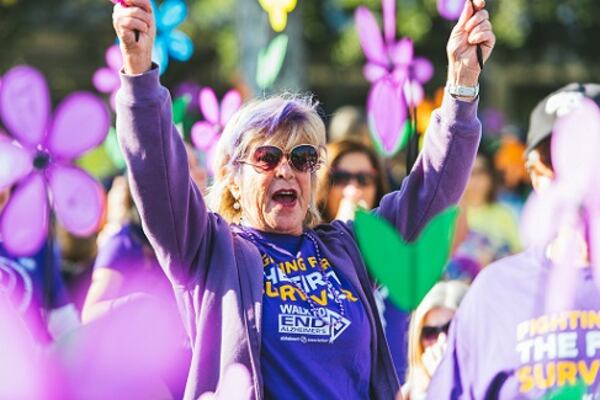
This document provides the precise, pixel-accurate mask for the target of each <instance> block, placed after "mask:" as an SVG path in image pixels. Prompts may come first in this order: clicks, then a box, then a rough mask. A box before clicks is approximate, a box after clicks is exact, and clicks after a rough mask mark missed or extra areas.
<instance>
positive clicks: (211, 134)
mask: <svg viewBox="0 0 600 400" xmlns="http://www.w3.org/2000/svg"><path fill="white" fill-rule="evenodd" d="M198 99H199V103H200V111H201V112H202V115H203V116H204V118H205V120H204V121H199V122H196V123H195V124H194V126H193V127H192V143H193V144H194V146H195V147H196V148H198V149H200V150H202V151H204V152H205V153H206V156H207V157H206V158H207V161H206V167H207V169H208V171H209V172H210V173H212V172H211V166H212V158H213V153H214V149H215V145H216V144H217V141H218V140H219V137H221V132H223V128H225V124H227V121H229V119H230V118H231V116H232V115H233V114H234V113H235V112H236V111H237V110H238V109H239V108H240V106H241V105H242V96H241V95H240V93H239V92H238V91H237V90H235V89H232V90H230V91H228V92H227V93H225V96H223V100H222V101H221V105H220V106H219V101H218V100H217V95H216V94H215V92H214V90H212V89H211V88H209V87H205V88H203V89H202V90H201V91H200V95H199V96H198Z"/></svg>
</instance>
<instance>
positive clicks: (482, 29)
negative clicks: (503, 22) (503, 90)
mask: <svg viewBox="0 0 600 400" xmlns="http://www.w3.org/2000/svg"><path fill="white" fill-rule="evenodd" d="M473 3H474V5H475V9H473V5H472V3H471V0H466V1H465V6H464V8H463V11H462V14H461V16H460V19H459V20H458V22H457V23H456V26H455V27H454V29H453V30H452V33H451V34H450V38H449V39H448V45H447V47H446V51H447V53H448V81H449V82H450V83H452V84H455V85H461V86H475V85H477V82H478V80H479V74H480V73H481V68H480V67H479V62H478V60H477V45H479V46H481V51H482V55H483V62H484V63H485V62H486V61H487V59H488V58H490V55H491V54H492V50H493V48H494V45H495V44H496V36H495V35H494V32H493V31H492V24H491V22H490V15H489V13H488V12H487V10H485V9H484V7H485V0H473Z"/></svg>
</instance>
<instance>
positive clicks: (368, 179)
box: [331, 170, 375, 187]
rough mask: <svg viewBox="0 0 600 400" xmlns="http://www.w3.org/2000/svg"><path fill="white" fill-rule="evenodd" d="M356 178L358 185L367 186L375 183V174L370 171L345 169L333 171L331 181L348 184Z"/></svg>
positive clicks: (335, 183) (337, 183)
mask: <svg viewBox="0 0 600 400" xmlns="http://www.w3.org/2000/svg"><path fill="white" fill-rule="evenodd" d="M352 180H354V181H355V182H356V183H358V186H361V187H365V186H369V185H373V184H375V175H374V174H372V173H370V172H357V173H352V172H348V171H344V170H333V171H331V183H332V184H333V185H339V186H346V185H348V184H349V183H350V181H352Z"/></svg>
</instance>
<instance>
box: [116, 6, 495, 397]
mask: <svg viewBox="0 0 600 400" xmlns="http://www.w3.org/2000/svg"><path fill="white" fill-rule="evenodd" d="M126 4H127V5H128V6H129V7H122V6H120V5H116V6H115V9H114V14H113V22H114V26H115V29H116V32H117V35H118V36H119V39H120V46H121V50H122V53H123V60H124V69H123V71H122V74H121V80H122V83H121V89H120V91H119V94H118V96H117V97H118V106H117V131H118V135H119V140H120V143H121V147H122V148H123V150H124V154H125V158H126V161H127V166H128V171H129V176H130V182H131V185H132V192H133V196H134V200H135V202H136V204H137V206H138V209H139V211H140V215H141V219H142V225H143V228H144V231H145V232H146V233H147V235H148V238H149V240H150V243H151V244H152V246H153V247H154V249H155V252H156V255H157V257H158V260H159V262H160V264H161V266H162V268H163V269H164V270H165V272H166V274H167V276H168V277H169V279H170V280H171V283H172V285H173V288H174V290H175V293H176V297H177V301H178V305H179V308H180V311H181V314H182V317H183V319H184V324H185V327H186V330H187V333H188V335H189V337H190V341H191V343H192V347H193V355H192V362H191V368H190V371H189V375H188V382H187V387H186V393H185V398H188V399H192V398H197V397H198V396H199V395H201V394H202V393H204V392H206V391H215V389H217V388H218V386H219V382H220V380H221V378H222V377H223V375H224V372H225V371H226V369H227V368H228V367H229V366H230V365H232V364H234V363H240V364H243V365H244V366H246V367H247V368H248V370H249V371H250V372H251V376H252V390H251V393H249V396H250V397H252V398H255V399H262V398H286V399H300V398H328V399H343V398H353V399H356V398H361V399H366V398H375V399H391V398H394V397H395V396H396V394H397V392H398V390H399V385H398V380H397V377H396V374H395V372H394V367H393V365H392V360H391V358H390V354H389V350H388V347H387V344H386V340H385V336H384V333H383V329H382V326H381V322H380V320H379V317H378V314H377V308H376V305H375V301H374V298H373V294H372V290H373V287H374V285H373V281H372V280H371V279H370V277H369V276H368V274H367V270H366V268H365V265H364V263H363V261H362V258H361V255H360V253H359V250H358V247H357V245H356V241H355V237H354V230H353V225H352V223H344V222H340V221H334V222H332V223H331V224H319V214H318V212H317V207H316V193H317V188H316V186H317V179H316V171H317V169H318V168H319V166H321V165H322V164H323V163H324V160H325V156H326V155H325V154H324V150H323V148H324V145H325V127H324V124H323V122H322V120H321V119H320V117H319V115H318V113H317V111H316V107H317V104H315V102H314V101H313V100H312V99H311V98H301V97H298V96H275V97H272V98H269V99H264V100H254V101H251V102H249V103H248V104H246V105H245V106H244V107H243V108H242V109H241V110H239V111H238V112H237V113H236V114H235V115H234V116H232V118H231V120H230V122H229V123H228V124H227V126H226V127H225V130H224V132H223V134H222V136H221V138H220V140H219V143H218V146H217V151H216V155H215V161H214V166H213V171H215V175H216V176H215V181H214V184H213V186H212V187H211V190H210V193H209V195H208V197H207V201H206V202H205V201H204V199H203V197H202V194H201V193H200V192H199V191H198V190H197V188H196V187H195V186H194V185H193V183H192V182H191V179H190V176H189V173H188V166H187V164H186V154H185V148H184V146H183V142H182V140H181V138H180V137H179V135H178V134H177V132H176V130H175V128H174V127H173V122H172V115H171V100H170V97H169V92H168V91H167V89H165V88H164V87H162V86H161V85H160V83H159V80H158V69H157V66H156V65H154V64H153V63H152V61H151V53H152V44H153V40H154V36H155V30H156V28H155V25H154V21H153V17H152V9H151V6H150V2H149V1H148V0H128V1H126ZM475 5H476V7H477V8H478V9H480V10H479V12H477V13H474V10H473V8H472V6H471V4H470V3H469V2H467V3H466V4H465V10H464V12H463V15H462V17H461V19H460V21H459V22H458V24H457V26H456V28H455V29H454V31H453V33H452V35H451V38H450V40H449V43H448V57H449V60H448V61H449V75H448V80H449V85H448V92H449V94H448V95H446V96H445V99H444V102H443V105H442V107H441V109H440V110H438V111H437V112H436V113H435V114H434V116H433V117H432V124H431V125H430V127H429V133H428V134H427V135H426V140H425V142H426V143H425V146H424V151H423V153H422V154H421V156H420V157H419V159H418V161H417V162H416V164H415V167H414V168H413V170H412V171H411V173H410V175H409V176H408V177H407V179H405V181H404V184H403V185H402V188H401V189H400V190H399V191H396V192H393V193H390V194H388V195H386V196H385V197H384V198H383V199H382V200H381V202H380V204H379V207H378V208H376V209H375V210H374V211H373V212H374V213H376V214H378V215H380V216H381V217H383V218H385V219H387V220H388V221H390V222H391V223H392V224H394V226H395V227H396V228H397V229H398V231H399V233H400V234H401V235H402V236H403V237H404V238H406V239H407V240H414V239H415V238H416V237H417V235H418V234H419V232H420V231H421V230H422V228H423V227H424V226H425V224H426V223H427V222H428V221H429V220H430V219H431V218H432V217H433V216H434V215H436V214H437V213H439V212H440V211H442V210H443V209H445V208H447V207H448V206H450V205H453V204H455V203H456V202H457V201H458V199H459V198H460V196H461V194H462V191H463V189H464V187H465V184H466V180H467V179H468V176H469V172H470V168H471V166H472V163H473V160H474V157H475V153H476V150H477V146H478V143H479V139H480V133H481V125H480V123H479V121H478V119H477V116H476V111H477V92H478V91H477V88H478V86H477V82H478V78H479V74H480V72H481V71H480V68H479V66H478V61H477V52H476V49H477V46H476V45H477V44H481V48H482V50H483V58H484V60H487V59H488V58H489V56H490V54H491V51H492V48H493V46H494V43H495V36H494V34H493V33H492V30H491V24H490V22H489V16H488V13H487V11H485V10H483V6H484V2H483V1H482V0H476V1H475ZM136 30H137V31H138V32H139V41H136V39H135V32H134V31H136ZM459 95H462V96H463V97H462V98H457V97H455V96H459ZM468 96H471V97H468ZM207 204H208V206H210V211H209V208H208V206H207Z"/></svg>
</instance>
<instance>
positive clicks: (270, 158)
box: [239, 144, 321, 172]
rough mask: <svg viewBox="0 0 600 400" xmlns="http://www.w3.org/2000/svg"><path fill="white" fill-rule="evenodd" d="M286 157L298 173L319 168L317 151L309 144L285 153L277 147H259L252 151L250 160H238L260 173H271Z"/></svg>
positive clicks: (300, 145)
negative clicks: (260, 171) (258, 170)
mask: <svg viewBox="0 0 600 400" xmlns="http://www.w3.org/2000/svg"><path fill="white" fill-rule="evenodd" d="M284 157H286V158H287V160H288V162H289V163H290V165H291V166H292V167H293V168H294V169H296V170H297V171H300V172H314V171H316V170H317V169H319V167H320V165H321V164H320V160H319V151H318V150H317V148H316V147H315V146H313V145H310V144H299V145H298V146H295V147H294V148H292V150H290V151H289V152H288V153H285V152H284V151H283V150H281V149H280V148H279V147H277V146H272V145H267V146H260V147H257V148H256V150H254V154H253V155H252V159H251V160H250V161H248V160H240V161H239V162H240V163H242V164H248V165H252V166H253V167H255V168H258V169H260V170H262V171H265V172H266V171H272V170H274V169H275V168H277V166H278V165H279V164H280V163H281V160H282V159H283V158H284Z"/></svg>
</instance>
